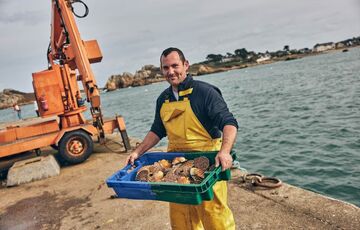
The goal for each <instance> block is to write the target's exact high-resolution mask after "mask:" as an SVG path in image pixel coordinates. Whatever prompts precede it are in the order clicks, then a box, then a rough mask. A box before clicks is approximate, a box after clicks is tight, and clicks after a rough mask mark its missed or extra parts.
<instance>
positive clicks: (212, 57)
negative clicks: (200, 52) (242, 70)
mask: <svg viewBox="0 0 360 230" xmlns="http://www.w3.org/2000/svg"><path fill="white" fill-rule="evenodd" d="M222 59H223V56H222V55H221V54H209V55H208V56H206V60H208V61H215V62H219V61H221V60H222Z"/></svg>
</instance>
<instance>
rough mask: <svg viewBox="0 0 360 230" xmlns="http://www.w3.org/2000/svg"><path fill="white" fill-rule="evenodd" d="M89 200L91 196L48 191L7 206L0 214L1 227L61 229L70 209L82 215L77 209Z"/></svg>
mask: <svg viewBox="0 0 360 230" xmlns="http://www.w3.org/2000/svg"><path fill="white" fill-rule="evenodd" d="M89 201H90V199H89V197H85V198H74V197H65V196H64V194H58V193H56V192H54V193H51V192H48V191H46V192H44V193H43V194H42V195H40V196H36V197H31V198H26V199H23V200H20V201H18V202H17V203H15V204H13V205H11V206H9V207H7V208H6V210H4V212H1V214H0V229H9V230H22V229H26V230H35V229H36V230H38V229H60V227H61V220H62V218H63V217H65V216H66V215H68V213H69V212H70V211H75V213H78V214H79V215H80V214H81V212H77V211H76V209H81V208H82V207H86V206H88V205H89ZM74 218H76V216H75V217H74ZM79 218H81V217H80V216H79Z"/></svg>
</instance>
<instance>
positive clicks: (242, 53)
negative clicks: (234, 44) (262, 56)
mask: <svg viewBox="0 0 360 230" xmlns="http://www.w3.org/2000/svg"><path fill="white" fill-rule="evenodd" d="M234 53H235V56H237V57H240V58H242V59H246V58H247V56H248V52H247V50H246V49H245V48H241V49H237V50H235V51H234Z"/></svg>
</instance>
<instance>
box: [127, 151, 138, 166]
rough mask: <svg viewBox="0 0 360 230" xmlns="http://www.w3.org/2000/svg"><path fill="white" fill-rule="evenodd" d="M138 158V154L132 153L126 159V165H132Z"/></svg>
mask: <svg viewBox="0 0 360 230" xmlns="http://www.w3.org/2000/svg"><path fill="white" fill-rule="evenodd" d="M138 158H139V153H138V152H136V151H133V152H132V153H131V154H130V155H129V156H128V157H127V158H126V161H125V162H126V164H131V165H134V161H135V160H136V159H138Z"/></svg>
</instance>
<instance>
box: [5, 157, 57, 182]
mask: <svg viewBox="0 0 360 230" xmlns="http://www.w3.org/2000/svg"><path fill="white" fill-rule="evenodd" d="M59 174H60V166H59V164H58V163H57V161H56V160H55V158H54V156H53V155H49V156H39V157H35V158H31V159H26V160H22V161H18V162H15V164H14V165H13V166H12V167H11V168H10V169H9V172H8V175H7V183H6V185H7V186H14V185H19V184H24V183H28V182H31V181H35V180H41V179H44V178H48V177H52V176H57V175H59Z"/></svg>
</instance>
